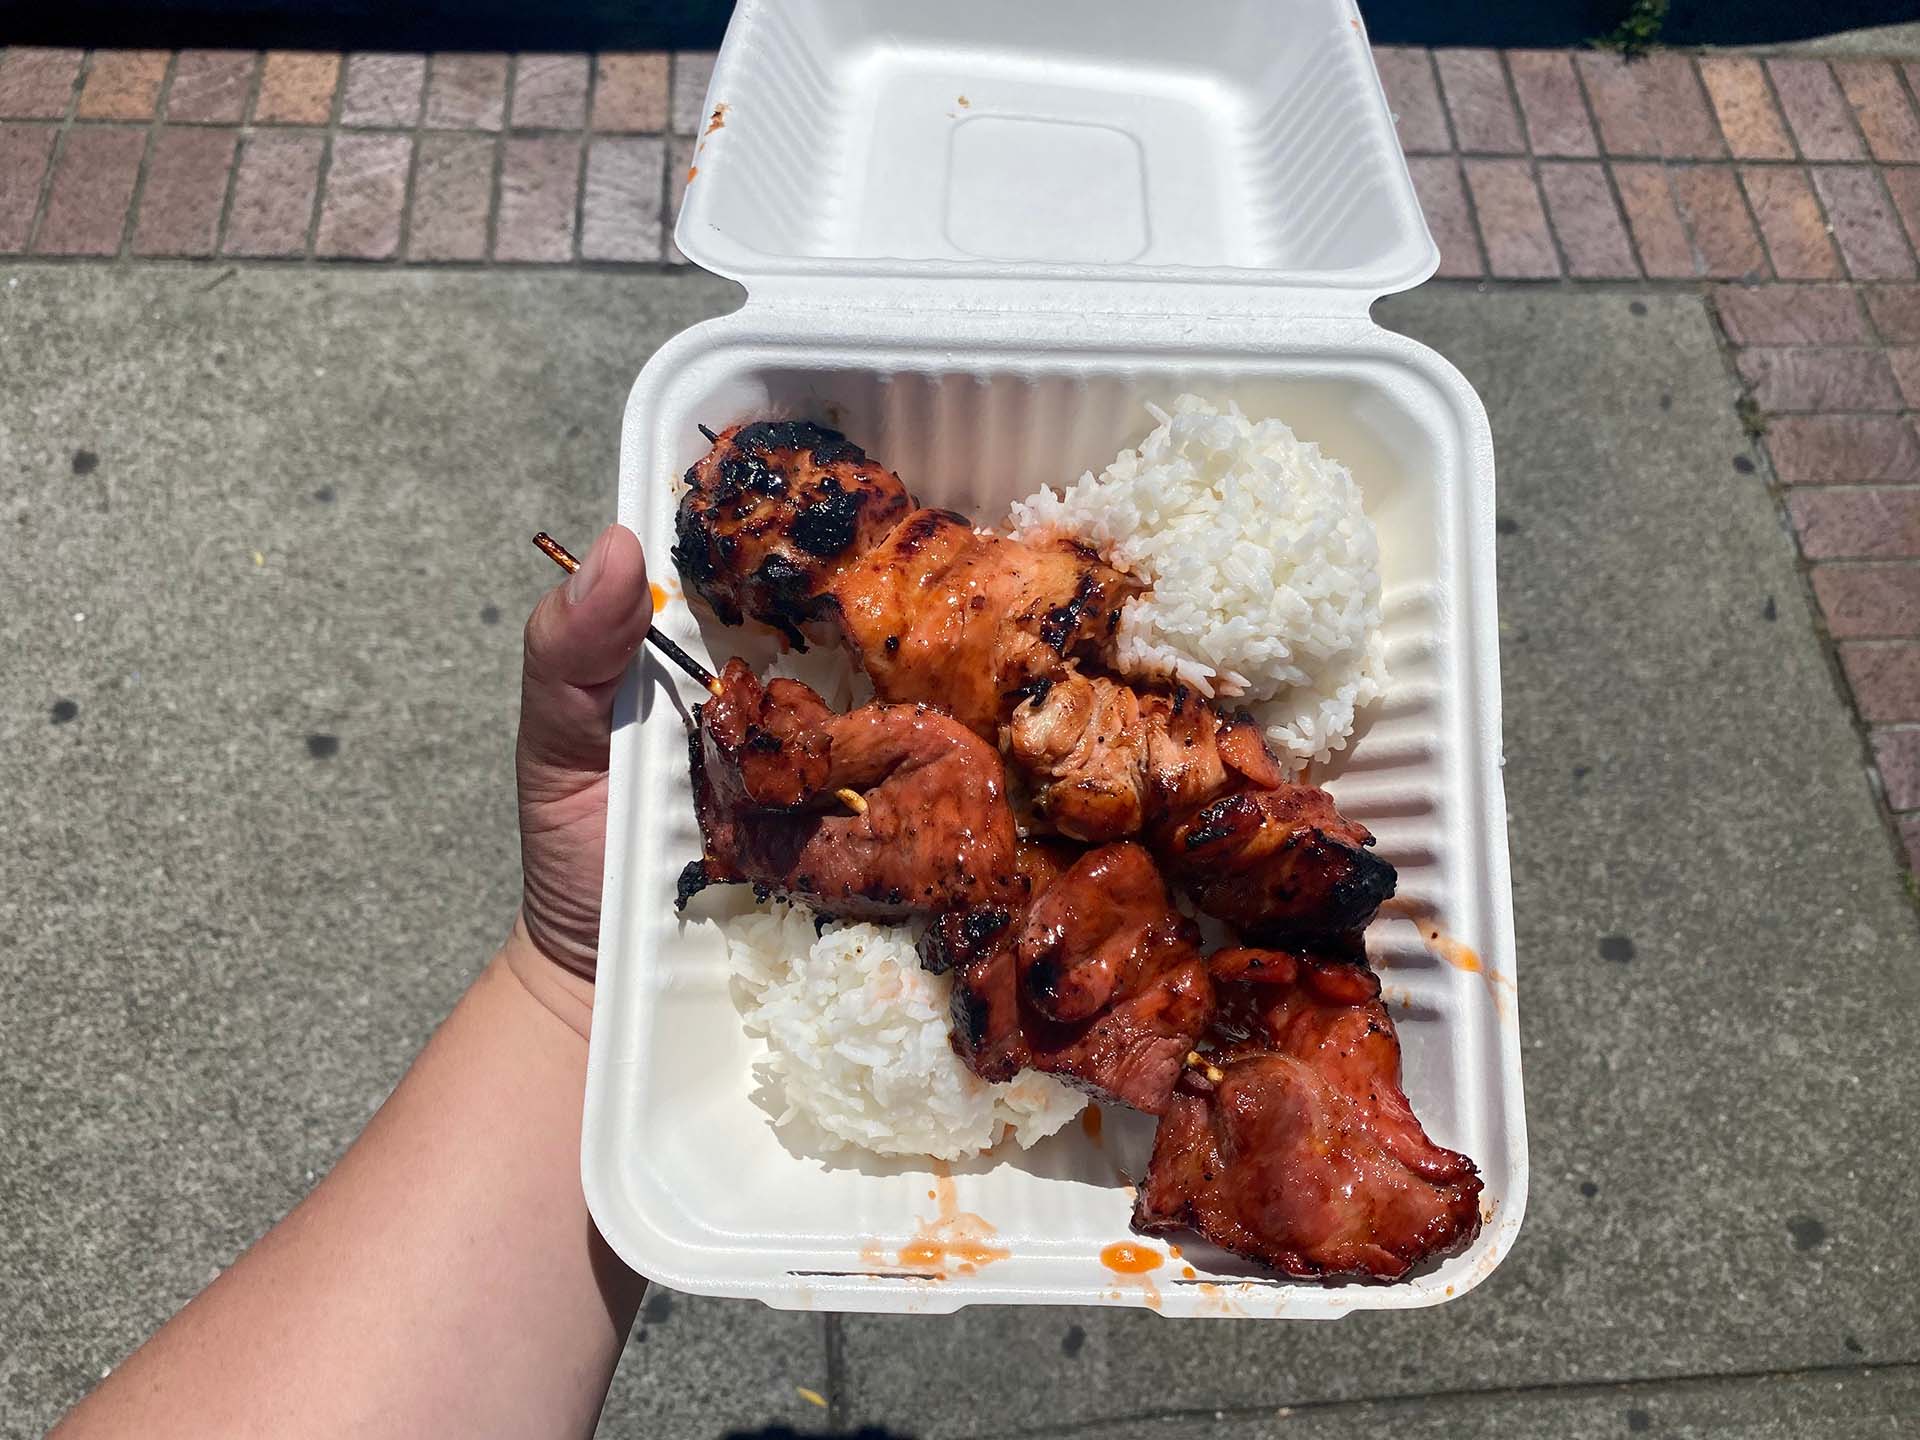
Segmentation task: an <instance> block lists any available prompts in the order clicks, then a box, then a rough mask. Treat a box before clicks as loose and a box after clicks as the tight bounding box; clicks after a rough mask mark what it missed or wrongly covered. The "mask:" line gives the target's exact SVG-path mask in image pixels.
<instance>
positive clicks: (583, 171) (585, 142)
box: [573, 55, 673, 265]
mask: <svg viewBox="0 0 1920 1440" xmlns="http://www.w3.org/2000/svg"><path fill="white" fill-rule="evenodd" d="M599 71H600V67H599V66H598V65H596V64H594V61H593V56H592V55H588V56H587V95H586V107H587V113H586V114H584V115H582V116H581V117H580V154H579V156H578V157H577V159H576V161H575V168H574V184H573V263H574V264H576V265H577V264H579V263H580V262H581V261H582V260H584V259H586V241H587V155H588V152H589V151H591V150H592V148H593V146H592V143H591V139H590V136H591V134H592V125H593V101H594V96H595V95H596V94H597V93H598V91H599V88H600V76H599ZM667 103H668V105H672V103H673V91H672V88H671V87H669V88H668V91H667ZM668 118H669V119H671V118H672V117H671V116H669V117H668Z"/></svg>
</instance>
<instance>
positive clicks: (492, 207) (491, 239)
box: [480, 55, 520, 265]
mask: <svg viewBox="0 0 1920 1440" xmlns="http://www.w3.org/2000/svg"><path fill="white" fill-rule="evenodd" d="M516 58H517V57H516V56H512V55H509V56H508V57H507V79H506V83H505V84H504V85H502V86H501V88H500V133H499V135H498V136H496V137H495V139H494V145H493V165H492V167H491V170H490V171H489V176H488V181H487V241H486V245H485V246H484V247H483V249H482V250H481V254H480V259H481V263H482V264H486V265H498V264H501V263H502V262H501V261H500V259H499V257H498V256H497V255H496V254H495V253H494V250H495V247H496V246H497V245H498V244H499V243H500V202H501V201H502V200H503V199H505V198H506V190H507V144H508V142H509V141H510V140H511V139H512V137H513V101H514V96H515V94H516V92H517V91H518V90H519V88H520V87H519V86H518V85H516V84H515V83H514V82H515V80H516V79H517V78H518V77H517V69H518V67H517V66H516V65H515V64H514V61H515V59H516Z"/></svg>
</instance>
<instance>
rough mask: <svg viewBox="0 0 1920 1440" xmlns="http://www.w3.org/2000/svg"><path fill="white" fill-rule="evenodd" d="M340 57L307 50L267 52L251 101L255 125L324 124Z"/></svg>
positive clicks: (338, 79)
mask: <svg viewBox="0 0 1920 1440" xmlns="http://www.w3.org/2000/svg"><path fill="white" fill-rule="evenodd" d="M339 84H340V57H339V56H338V55H322V54H316V53H314V52H312V51H307V50H269V51H268V52H267V59H266V63H265V64H264V65H263V66H262V67H261V70H260V93H259V95H258V96H256V97H255V99H254V102H253V118H254V122H255V123H256V124H266V125H324V124H326V123H327V120H328V118H329V117H330V116H331V115H332V114H333V93H334V91H335V90H336V89H337V88H338V87H339Z"/></svg>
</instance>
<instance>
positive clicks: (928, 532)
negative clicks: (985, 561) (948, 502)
mask: <svg viewBox="0 0 1920 1440" xmlns="http://www.w3.org/2000/svg"><path fill="white" fill-rule="evenodd" d="M972 523H973V522H972V521H970V520H968V519H967V517H966V516H964V515H961V514H957V513H956V512H954V511H952V510H918V511H915V512H914V514H913V515H912V516H911V517H910V518H909V519H908V520H907V522H906V523H905V524H903V525H902V526H901V527H900V528H899V529H898V530H896V531H895V532H894V534H893V537H892V539H891V542H890V543H891V545H892V548H893V554H894V558H895V559H896V560H911V559H912V558H913V557H914V556H915V555H918V554H919V553H920V547H921V546H923V545H925V544H926V543H927V541H929V540H931V539H932V538H933V537H934V536H936V535H938V534H939V533H940V532H941V531H942V530H944V529H946V527H947V526H949V525H966V526H968V527H971V526H972Z"/></svg>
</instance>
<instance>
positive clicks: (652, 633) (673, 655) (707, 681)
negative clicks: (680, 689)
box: [533, 530, 720, 695]
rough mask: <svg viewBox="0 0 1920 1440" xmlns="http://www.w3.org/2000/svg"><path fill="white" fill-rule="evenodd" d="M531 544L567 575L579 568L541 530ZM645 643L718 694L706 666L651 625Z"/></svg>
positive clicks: (569, 556) (565, 549)
mask: <svg viewBox="0 0 1920 1440" xmlns="http://www.w3.org/2000/svg"><path fill="white" fill-rule="evenodd" d="M533 543H534V544H535V545H537V546H538V547H539V548H540V553H541V554H542V555H545V556H546V557H547V558H548V559H549V560H551V561H553V563H554V564H556V565H558V566H559V567H560V568H561V569H562V570H564V571H566V572H567V573H568V574H569V575H571V574H573V572H574V571H576V570H578V569H579V568H580V562H579V561H578V560H576V559H574V558H573V552H572V551H570V550H568V549H567V547H566V546H564V545H562V544H561V543H560V542H559V541H558V540H556V539H554V538H553V536H551V535H549V534H548V533H547V532H546V531H544V530H542V531H541V532H540V533H539V534H538V535H536V536H534V537H533ZM647 643H648V644H650V645H652V646H653V647H654V648H655V649H656V650H658V651H659V652H660V653H661V654H662V655H664V656H666V657H667V658H668V659H669V660H671V661H672V662H673V663H674V664H676V665H678V666H679V667H680V668H681V669H682V670H684V671H686V672H687V674H689V675H691V676H692V677H693V678H694V679H696V680H698V681H699V682H700V683H701V684H702V685H704V686H706V687H707V693H708V694H709V695H718V694H719V693H720V681H719V680H718V678H716V677H715V675H714V673H713V672H712V671H711V670H709V669H707V667H706V666H704V665H702V664H701V663H700V662H699V661H698V660H696V659H694V658H693V657H692V656H691V655H689V654H687V652H686V651H684V650H682V649H681V648H680V647H679V646H678V645H676V644H674V643H673V641H671V640H669V639H668V638H667V637H666V636H664V635H662V634H661V633H660V632H659V631H658V630H656V629H654V628H653V627H652V626H651V625H649V626H648V627H647Z"/></svg>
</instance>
